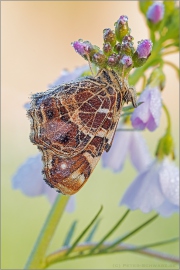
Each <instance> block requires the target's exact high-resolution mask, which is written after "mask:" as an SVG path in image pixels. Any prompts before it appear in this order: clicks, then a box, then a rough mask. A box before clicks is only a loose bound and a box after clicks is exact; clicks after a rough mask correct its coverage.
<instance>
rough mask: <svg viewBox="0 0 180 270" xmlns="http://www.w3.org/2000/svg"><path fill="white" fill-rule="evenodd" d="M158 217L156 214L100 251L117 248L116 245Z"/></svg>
mask: <svg viewBox="0 0 180 270" xmlns="http://www.w3.org/2000/svg"><path fill="white" fill-rule="evenodd" d="M158 216H159V215H158V214H156V215H154V216H153V217H152V218H150V219H148V220H147V221H146V222H144V223H143V224H141V225H140V226H138V227H137V228H136V229H134V230H132V231H131V232H130V233H128V234H127V235H125V236H124V237H121V238H119V239H118V240H116V241H115V242H114V243H113V244H112V245H111V246H109V247H107V248H105V249H103V250H102V251H107V250H109V249H111V248H113V247H115V246H117V245H118V244H120V243H121V242H122V241H124V240H126V239H127V238H129V237H130V236H131V235H133V234H135V233H136V232H138V231H139V230H141V229H142V228H143V227H145V226H146V225H148V224H149V223H151V222H152V221H153V220H154V219H156V218H157V217H158Z"/></svg>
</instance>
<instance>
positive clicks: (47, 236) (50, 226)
mask: <svg viewBox="0 0 180 270" xmlns="http://www.w3.org/2000/svg"><path fill="white" fill-rule="evenodd" d="M68 200H69V196H64V195H58V196H57V198H56V201H55V203H54V204H53V206H52V208H51V210H50V212H49V215H48V217H47V219H46V221H45V223H44V226H43V228H42V230H41V232H40V234H39V236H38V239H37V241H36V243H35V246H34V248H33V250H32V252H31V254H30V256H29V259H28V261H27V263H26V265H25V268H24V269H42V268H43V267H44V256H45V253H46V250H47V248H48V245H49V243H50V241H51V238H52V236H53V234H54V232H55V230H56V227H57V225H58V223H59V220H60V218H61V217H62V214H63V212H64V209H65V207H66V204H67V202H68Z"/></svg>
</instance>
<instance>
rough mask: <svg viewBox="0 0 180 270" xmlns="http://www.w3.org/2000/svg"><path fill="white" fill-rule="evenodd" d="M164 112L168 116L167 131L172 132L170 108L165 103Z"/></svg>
mask: <svg viewBox="0 0 180 270" xmlns="http://www.w3.org/2000/svg"><path fill="white" fill-rule="evenodd" d="M162 107H163V109H164V112H165V114H166V118H167V133H169V134H170V133H171V117H170V114H169V111H168V108H167V107H166V105H165V104H163V105H162Z"/></svg>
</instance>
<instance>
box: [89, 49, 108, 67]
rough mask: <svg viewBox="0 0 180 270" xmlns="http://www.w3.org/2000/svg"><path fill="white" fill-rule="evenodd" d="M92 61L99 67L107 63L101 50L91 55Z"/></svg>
mask: <svg viewBox="0 0 180 270" xmlns="http://www.w3.org/2000/svg"><path fill="white" fill-rule="evenodd" d="M92 62H93V63H94V64H96V65H97V66H99V67H100V68H103V67H105V66H106V65H107V59H106V57H105V55H104V54H103V53H102V52H97V53H95V54H94V55H93V56H92Z"/></svg>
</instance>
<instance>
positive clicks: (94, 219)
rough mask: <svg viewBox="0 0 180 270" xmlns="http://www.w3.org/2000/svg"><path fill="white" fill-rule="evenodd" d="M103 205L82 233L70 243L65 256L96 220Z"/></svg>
mask: <svg viewBox="0 0 180 270" xmlns="http://www.w3.org/2000/svg"><path fill="white" fill-rule="evenodd" d="M102 209H103V207H102V206H101V208H100V210H99V211H98V213H97V214H96V216H95V217H94V218H93V220H92V221H91V222H90V223H89V225H88V226H87V227H86V228H85V229H84V230H83V231H82V233H81V234H80V235H79V236H78V238H77V239H76V240H75V241H74V243H73V244H72V246H71V247H70V248H69V249H68V251H67V253H66V256H67V255H69V254H70V253H71V252H72V250H73V249H74V248H75V247H76V245H77V244H78V243H79V241H80V240H81V238H82V237H83V236H84V235H85V233H86V232H87V231H88V230H89V229H90V228H91V226H92V225H93V224H94V222H95V221H96V220H97V218H98V216H99V215H100V213H101V211H102Z"/></svg>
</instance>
